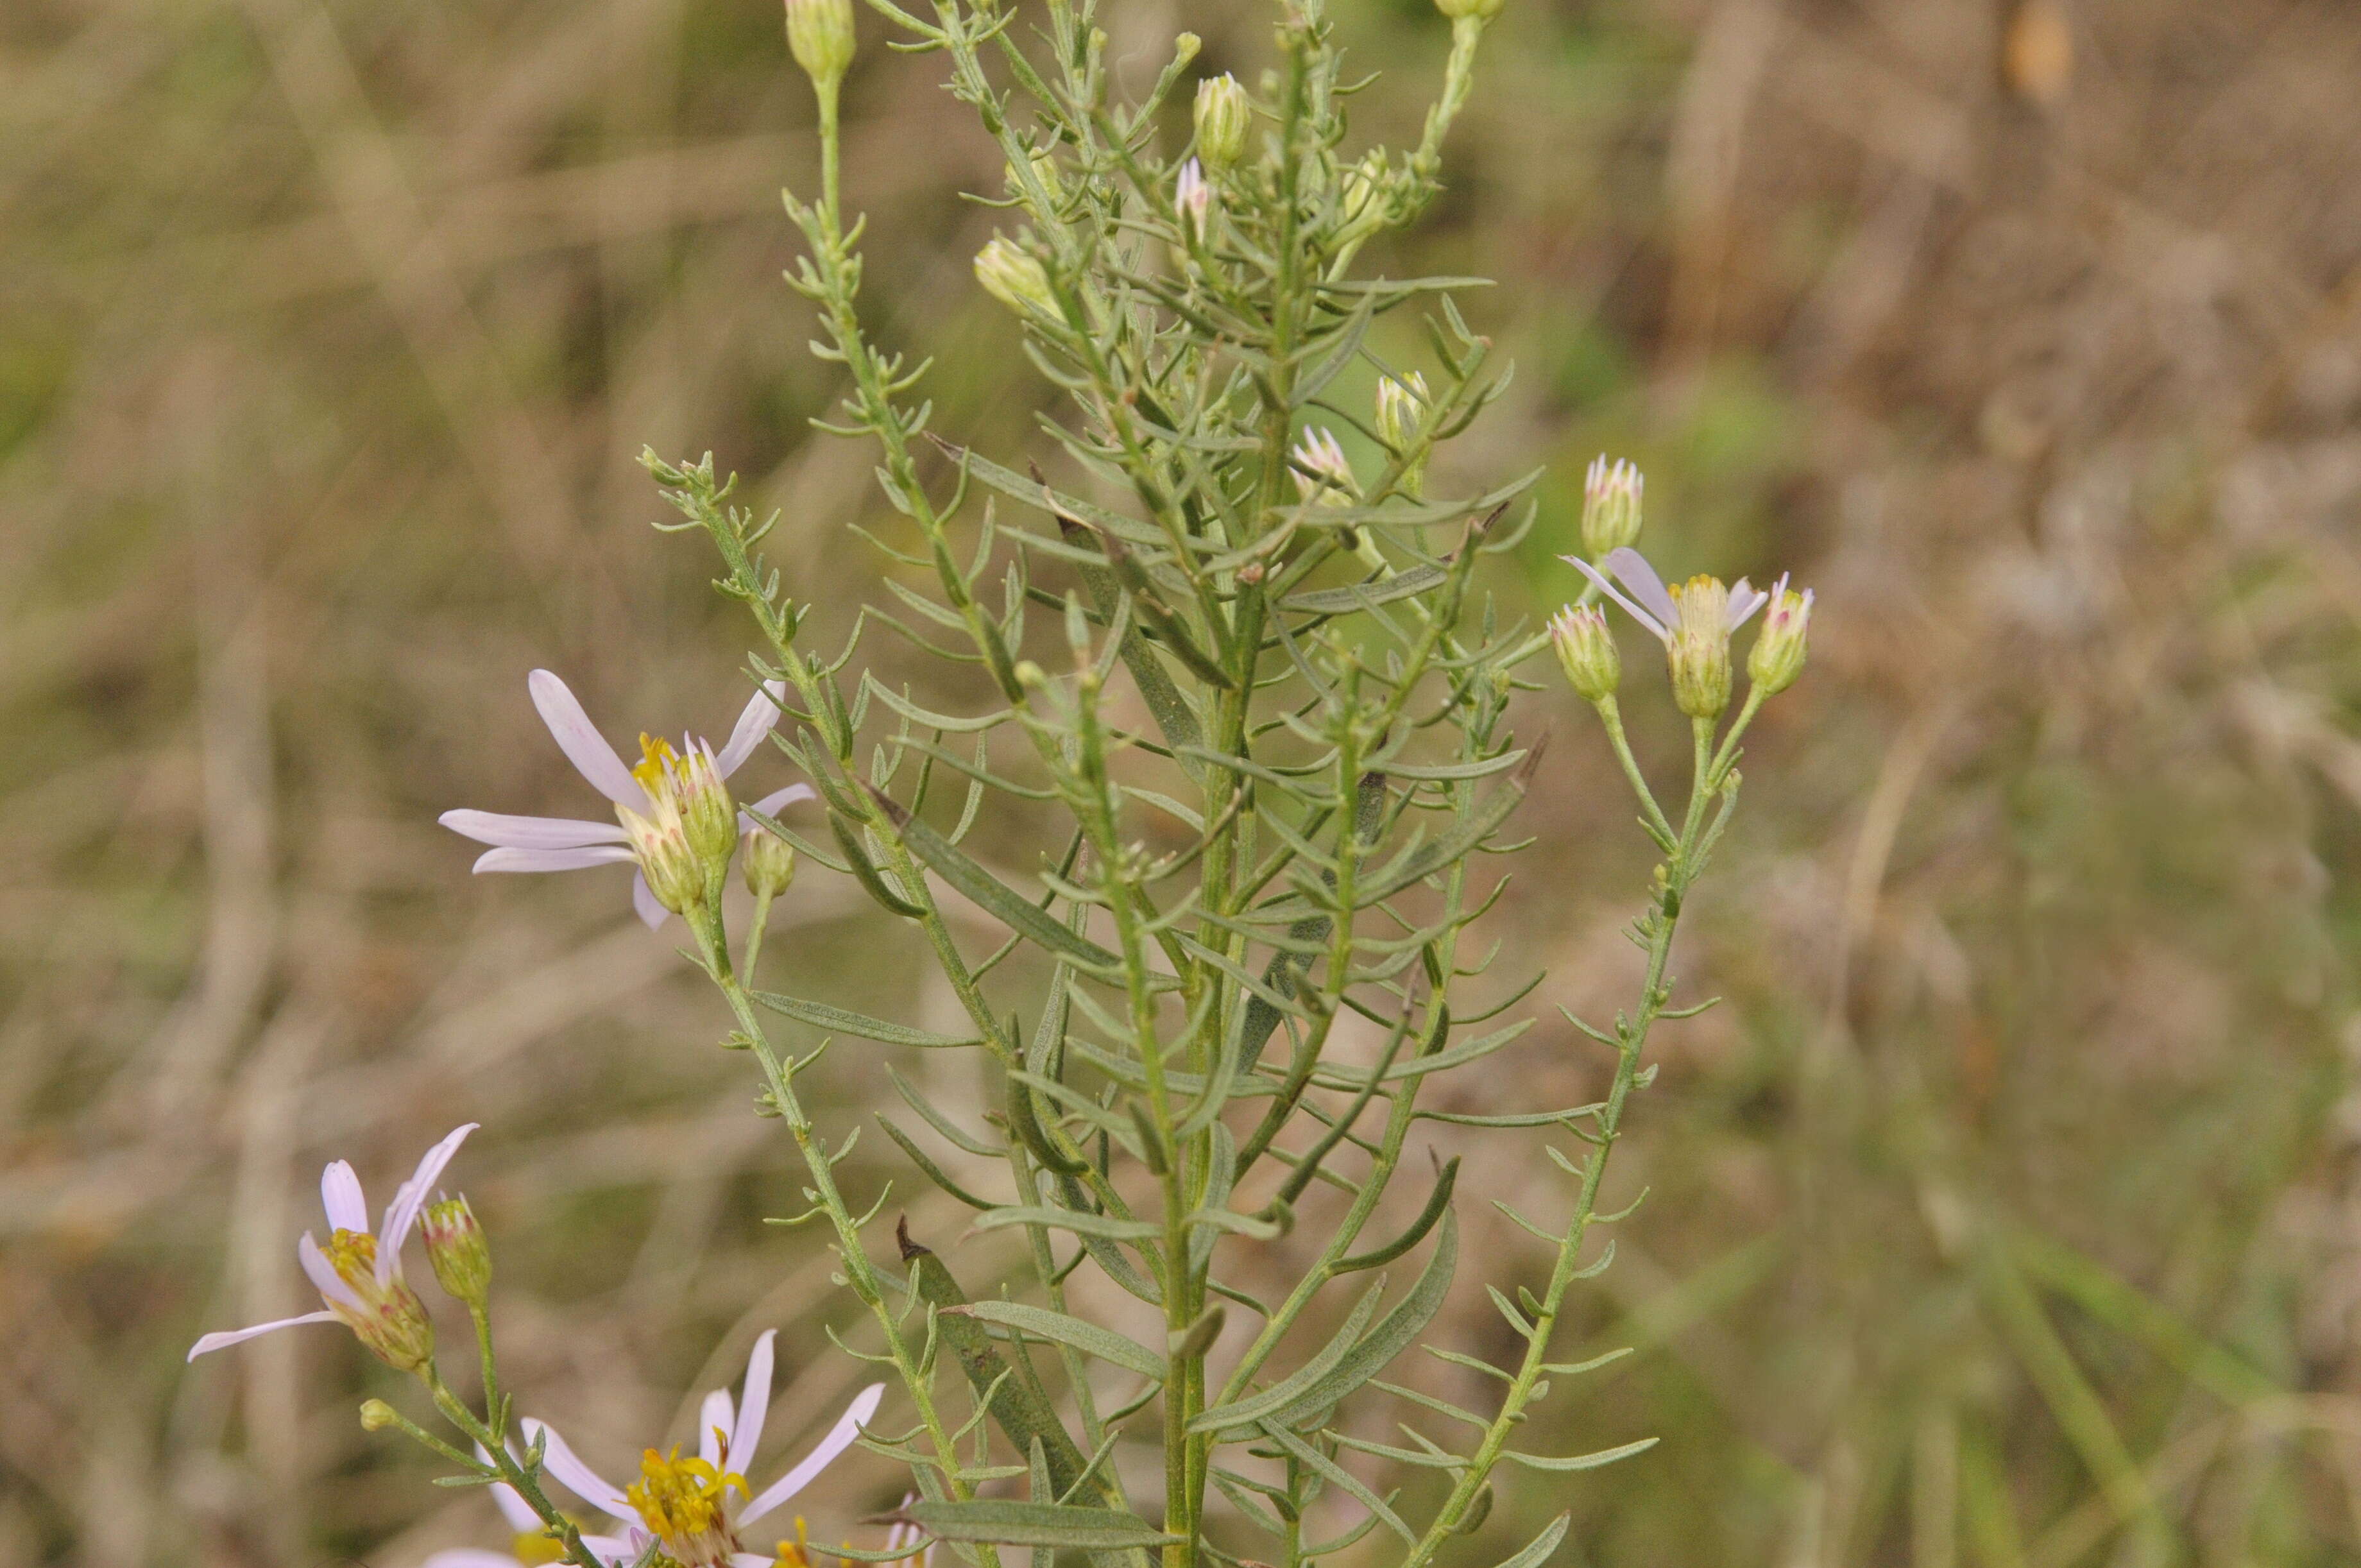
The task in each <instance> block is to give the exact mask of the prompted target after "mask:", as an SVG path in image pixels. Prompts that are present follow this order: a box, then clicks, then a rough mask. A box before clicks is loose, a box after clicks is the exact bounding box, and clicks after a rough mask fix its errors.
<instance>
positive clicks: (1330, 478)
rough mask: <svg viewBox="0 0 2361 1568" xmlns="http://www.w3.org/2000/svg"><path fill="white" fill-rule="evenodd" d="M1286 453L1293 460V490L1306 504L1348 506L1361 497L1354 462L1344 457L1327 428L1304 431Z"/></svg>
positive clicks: (1341, 448) (1343, 450) (1341, 449)
mask: <svg viewBox="0 0 2361 1568" xmlns="http://www.w3.org/2000/svg"><path fill="white" fill-rule="evenodd" d="M1288 456H1289V457H1290V458H1291V459H1292V460H1293V462H1294V470H1293V471H1294V475H1295V489H1296V493H1297V494H1298V495H1300V496H1301V497H1302V499H1304V501H1305V502H1306V503H1307V504H1309V503H1312V502H1315V501H1316V502H1317V503H1318V504H1320V505H1322V506H1332V507H1348V506H1351V505H1352V504H1353V503H1354V502H1355V501H1356V500H1358V499H1360V495H1361V488H1360V486H1359V485H1358V484H1356V482H1355V481H1354V478H1353V465H1352V464H1350V463H1348V462H1346V461H1345V449H1344V447H1342V446H1340V445H1338V444H1337V442H1336V437H1335V436H1334V434H1333V433H1330V432H1328V431H1326V430H1323V429H1319V428H1317V427H1315V428H1313V429H1311V430H1307V431H1305V432H1304V433H1303V437H1302V439H1301V440H1300V441H1298V442H1297V443H1296V444H1295V445H1294V446H1293V448H1291V449H1290V451H1289V452H1288Z"/></svg>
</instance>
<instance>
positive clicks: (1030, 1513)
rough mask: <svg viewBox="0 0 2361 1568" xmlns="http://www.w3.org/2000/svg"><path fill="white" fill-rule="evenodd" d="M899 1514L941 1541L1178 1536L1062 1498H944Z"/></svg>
mask: <svg viewBox="0 0 2361 1568" xmlns="http://www.w3.org/2000/svg"><path fill="white" fill-rule="evenodd" d="M902 1514H903V1517H904V1518H906V1519H908V1520H909V1521H910V1522H911V1523H913V1524H915V1525H917V1526H918V1527H919V1528H920V1529H921V1530H926V1531H927V1532H928V1534H929V1535H932V1536H934V1537H935V1538H936V1539H937V1540H939V1541H972V1542H974V1543H976V1544H978V1545H993V1546H1046V1547H1050V1548H1059V1547H1069V1548H1071V1549H1072V1550H1074V1551H1077V1552H1119V1551H1122V1550H1124V1549H1125V1548H1126V1547H1142V1546H1169V1545H1170V1544H1172V1543H1173V1542H1175V1541H1179V1540H1180V1537H1179V1536H1174V1535H1166V1534H1165V1533H1164V1532H1163V1531H1162V1530H1158V1529H1157V1528H1156V1527H1155V1526H1154V1525H1151V1524H1149V1523H1148V1521H1147V1520H1146V1519H1141V1518H1140V1517H1139V1516H1138V1515H1137V1514H1134V1513H1127V1512H1125V1511H1124V1510H1122V1509H1120V1508H1073V1507H1071V1506H1069V1505H1066V1504H1063V1503H1020V1502H1016V1501H1013V1500H1010V1499H1006V1498H1001V1497H978V1498H974V1499H972V1500H971V1501H968V1502H959V1501H956V1500H950V1499H947V1500H945V1501H942V1502H925V1503H912V1504H911V1505H910V1506H909V1507H908V1508H904V1509H903V1510H902Z"/></svg>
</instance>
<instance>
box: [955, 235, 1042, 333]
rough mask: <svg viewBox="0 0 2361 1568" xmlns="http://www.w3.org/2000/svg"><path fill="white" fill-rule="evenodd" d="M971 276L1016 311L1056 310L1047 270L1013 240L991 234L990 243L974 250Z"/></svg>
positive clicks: (985, 289) (989, 292)
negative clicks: (973, 267) (973, 271)
mask: <svg viewBox="0 0 2361 1568" xmlns="http://www.w3.org/2000/svg"><path fill="white" fill-rule="evenodd" d="M975 280H976V281H977V282H979V283H981V284H983V291H984V292H985V293H987V294H990V295H991V296H992V297H993V298H994V299H995V300H998V301H999V302H1001V303H1002V304H1004V305H1006V306H1007V307H1008V308H1009V309H1010V310H1012V311H1015V312H1016V313H1017V314H1018V315H1026V314H1028V313H1039V314H1042V315H1049V316H1054V315H1056V314H1057V313H1058V301H1057V298H1056V296H1054V295H1052V294H1051V293H1050V292H1049V273H1048V272H1047V271H1045V270H1044V269H1042V266H1041V264H1040V263H1039V262H1038V261H1037V260H1035V259H1034V258H1032V257H1031V256H1029V255H1027V253H1026V251H1025V248H1024V247H1022V246H1020V245H1018V244H1017V243H1016V241H1014V240H1011V239H1006V238H1004V237H1002V236H999V235H994V236H992V243H991V244H989V245H987V246H985V247H983V249H982V250H979V251H977V252H976V253H975Z"/></svg>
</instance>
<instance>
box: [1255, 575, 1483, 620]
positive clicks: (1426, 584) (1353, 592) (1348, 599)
mask: <svg viewBox="0 0 2361 1568" xmlns="http://www.w3.org/2000/svg"><path fill="white" fill-rule="evenodd" d="M1450 576H1451V574H1450V573H1448V572H1446V571H1444V569H1443V568H1442V567H1440V566H1412V567H1411V569H1410V570H1409V571H1407V572H1403V573H1400V574H1399V575H1397V576H1391V577H1388V578H1387V579H1386V580H1385V581H1383V582H1381V583H1366V584H1356V585H1355V586H1353V587H1343V588H1314V589H1312V591H1310V592H1309V593H1301V594H1290V595H1288V596H1287V597H1286V598H1283V599H1281V600H1279V608H1280V609H1291V610H1300V611H1301V612H1302V613H1304V614H1307V615H1350V614H1351V613H1352V612H1353V611H1355V610H1356V609H1360V608H1361V607H1362V606H1363V605H1367V604H1388V603H1390V602H1391V601H1393V600H1395V599H1402V598H1410V597H1411V595H1412V594H1422V593H1424V592H1425V591H1426V590H1427V589H1429V588H1431V587H1435V586H1436V585H1437V584H1439V583H1442V582H1444V581H1447V580H1448V579H1449V577H1450Z"/></svg>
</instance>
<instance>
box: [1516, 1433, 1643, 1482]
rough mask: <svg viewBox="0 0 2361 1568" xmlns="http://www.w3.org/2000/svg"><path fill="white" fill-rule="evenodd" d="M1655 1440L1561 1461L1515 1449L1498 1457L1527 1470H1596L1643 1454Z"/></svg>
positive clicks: (1628, 1444)
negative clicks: (1513, 1461)
mask: <svg viewBox="0 0 2361 1568" xmlns="http://www.w3.org/2000/svg"><path fill="white" fill-rule="evenodd" d="M1656 1442H1657V1440H1656V1439H1655V1438H1653V1437H1643V1438H1642V1439H1641V1440H1640V1441H1639V1442H1627V1443H1625V1444H1624V1445H1623V1446H1622V1447H1620V1448H1602V1449H1600V1450H1599V1451H1598V1453H1569V1454H1567V1455H1566V1456H1565V1458H1563V1459H1553V1458H1549V1457H1547V1456H1546V1455H1543V1454H1539V1453H1518V1452H1517V1451H1516V1450H1515V1449H1513V1448H1511V1449H1506V1450H1503V1451H1502V1453H1501V1454H1500V1457H1501V1458H1503V1459H1513V1460H1515V1461H1516V1462H1517V1463H1518V1464H1521V1465H1523V1466H1524V1467H1525V1468H1526V1469H1528V1470H1554V1471H1558V1472H1560V1473H1564V1472H1566V1471H1572V1470H1596V1469H1598V1467H1599V1466H1600V1465H1602V1464H1614V1463H1615V1462H1616V1461H1617V1460H1619V1459H1629V1458H1631V1456H1632V1455H1633V1454H1635V1453H1647V1452H1648V1450H1650V1449H1652V1448H1653V1447H1655V1446H1656Z"/></svg>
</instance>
